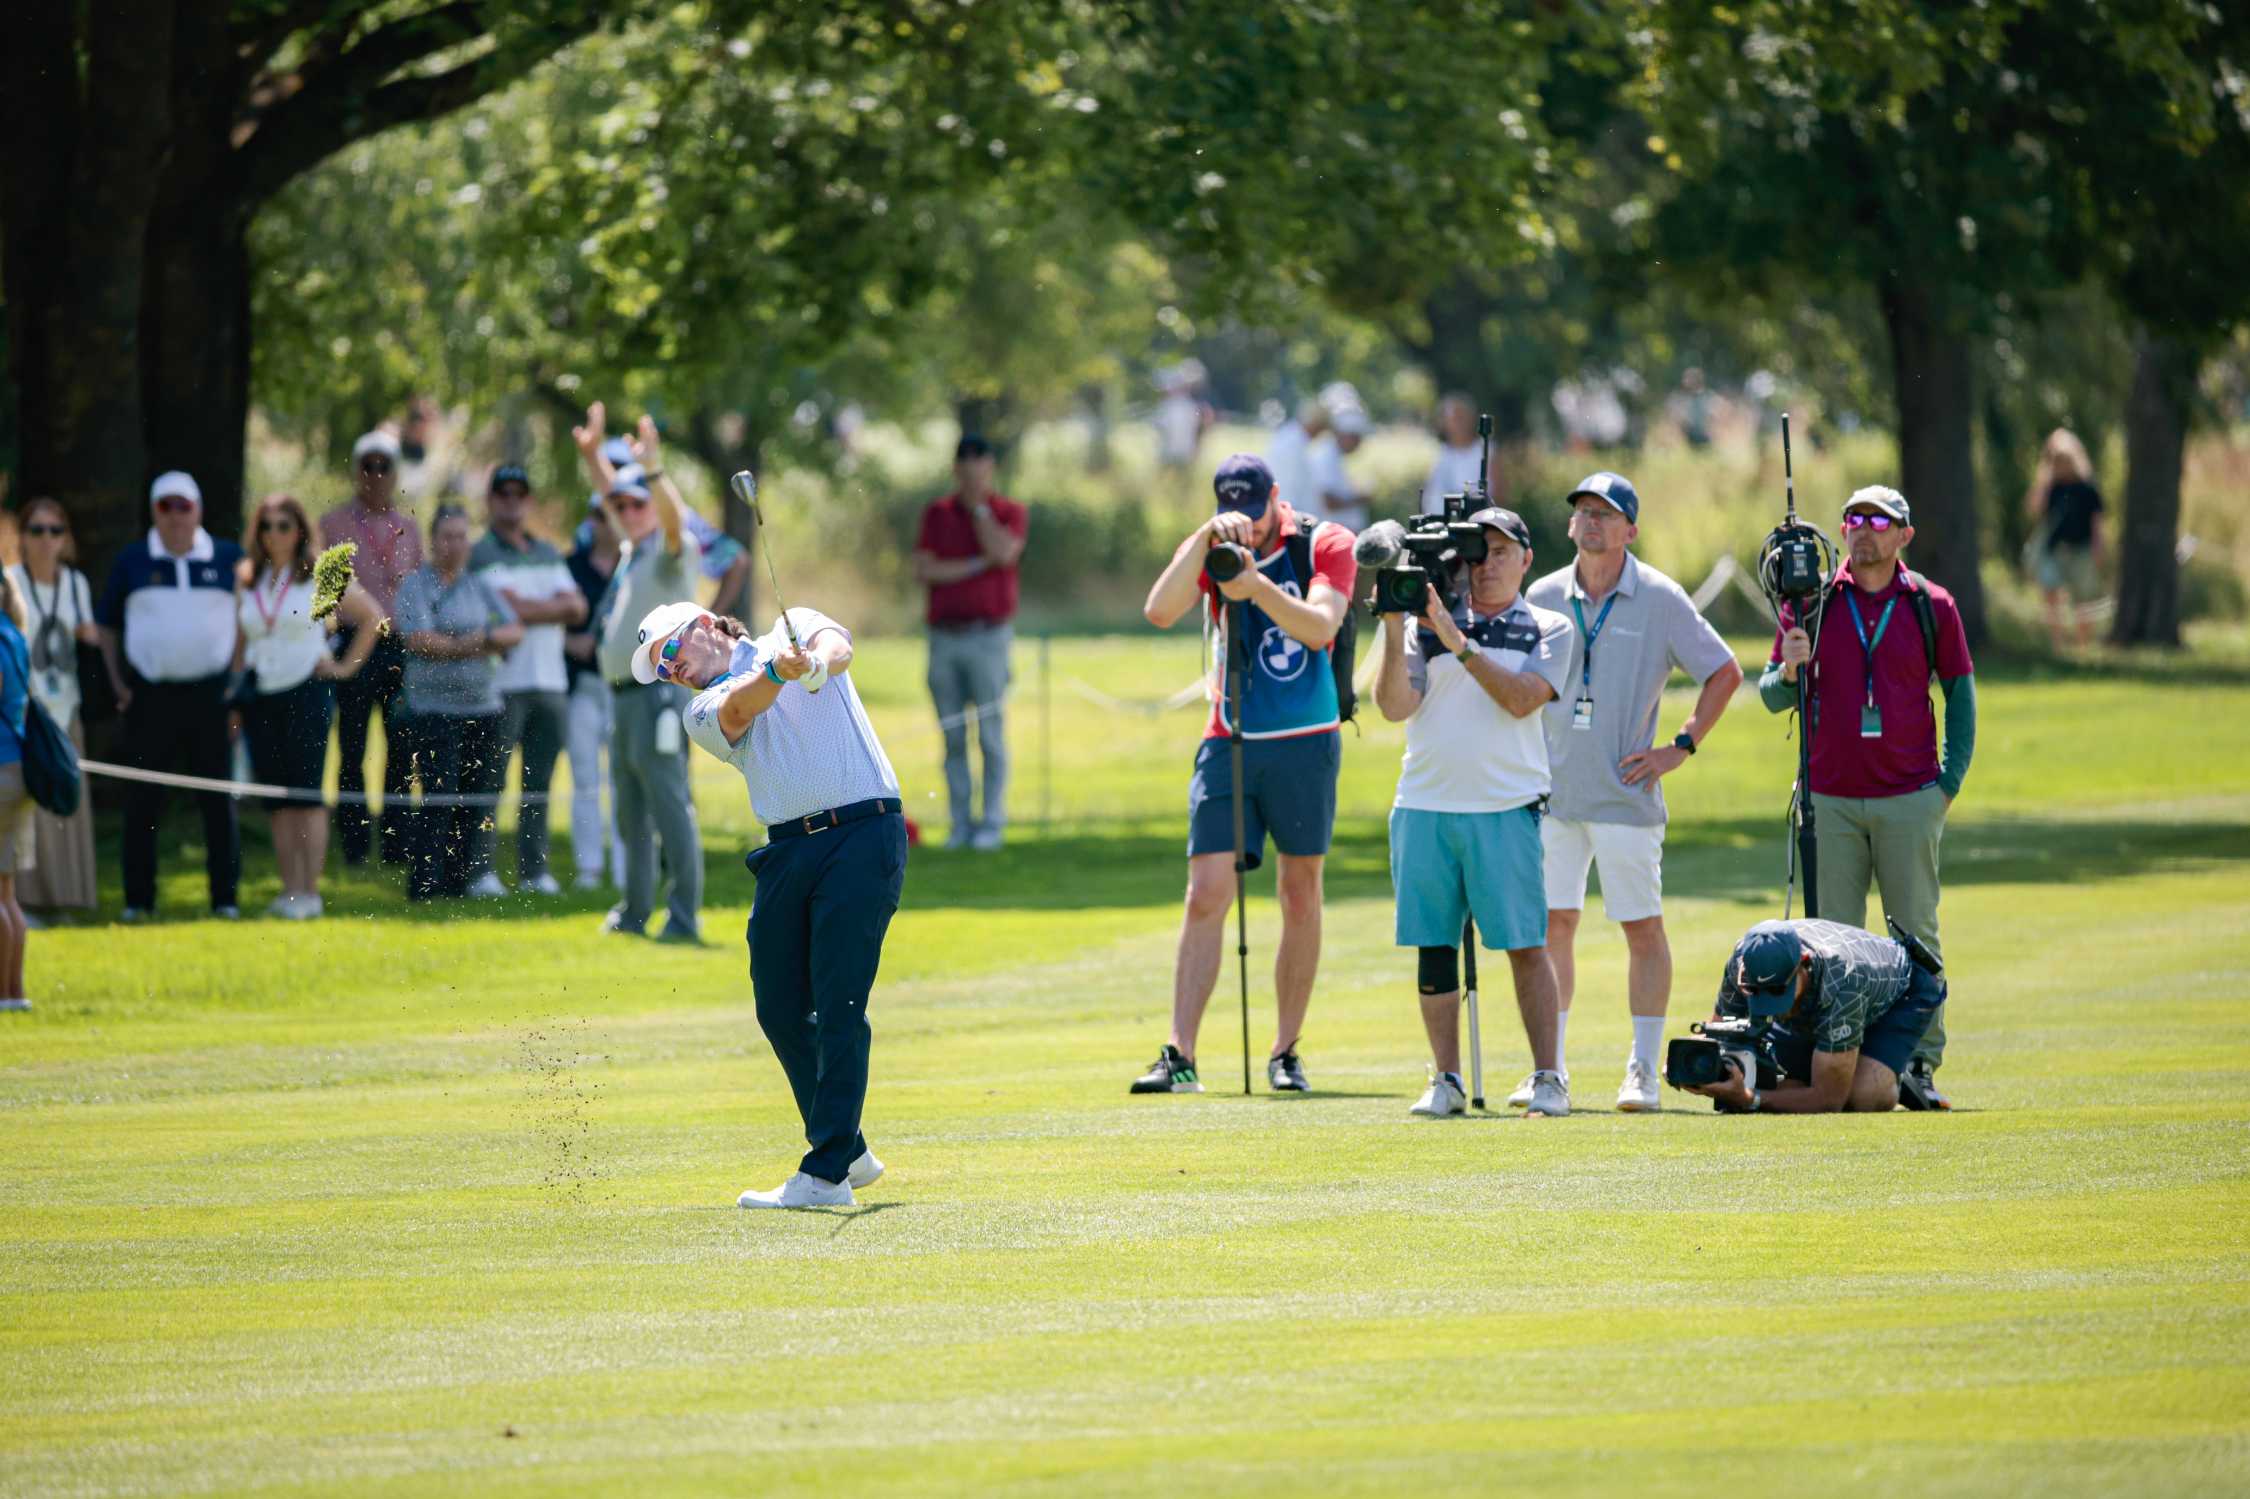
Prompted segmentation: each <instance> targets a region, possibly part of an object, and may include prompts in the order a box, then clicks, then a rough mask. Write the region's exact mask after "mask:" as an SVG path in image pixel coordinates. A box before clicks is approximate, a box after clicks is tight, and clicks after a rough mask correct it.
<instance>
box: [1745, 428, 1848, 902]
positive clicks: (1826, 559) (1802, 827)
mask: <svg viewBox="0 0 2250 1499" xmlns="http://www.w3.org/2000/svg"><path fill="white" fill-rule="evenodd" d="M1781 475H1782V483H1783V485H1784V489H1785V493H1786V496H1787V505H1788V510H1787V518H1786V519H1784V520H1783V521H1782V523H1781V524H1780V525H1778V526H1776V527H1775V528H1774V529H1773V530H1772V531H1770V532H1769V533H1767V535H1766V540H1765V545H1764V546H1763V547H1762V548H1760V550H1759V553H1758V587H1759V588H1760V590H1761V591H1763V592H1764V594H1765V596H1766V603H1767V604H1768V605H1769V606H1771V607H1772V609H1773V614H1774V622H1775V623H1776V624H1779V625H1784V626H1787V625H1790V624H1794V625H1795V626H1796V627H1797V628H1799V629H1801V630H1803V631H1804V632H1805V633H1806V635H1807V636H1808V637H1810V639H1811V641H1812V648H1813V661H1817V660H1819V658H1820V625H1821V618H1822V616H1823V615H1824V614H1825V613H1826V612H1827V611H1826V609H1825V607H1824V606H1825V605H1826V603H1827V601H1828V590H1829V587H1830V580H1831V579H1833V578H1834V577H1835V575H1836V548H1835V546H1834V545H1833V544H1832V543H1830V541H1829V540H1828V538H1827V537H1826V536H1823V535H1822V534H1821V533H1820V532H1819V531H1818V530H1816V529H1815V528H1813V527H1811V526H1808V525H1806V524H1805V523H1804V522H1803V521H1801V520H1799V519H1798V518H1797V476H1796V472H1795V470H1794V468H1793V467H1792V466H1791V463H1790V456H1789V413H1788V412H1786V411H1784V412H1783V413H1782V414H1781ZM1784 606H1787V608H1788V609H1789V610H1790V611H1791V612H1790V613H1789V614H1788V615H1787V616H1784V614H1783V613H1782V610H1783V607H1784ZM1813 661H1808V662H1806V663H1805V664H1804V665H1803V666H1802V667H1799V668H1798V670H1797V784H1796V785H1795V786H1794V787H1792V788H1791V789H1790V792H1789V829H1790V836H1789V840H1788V841H1789V872H1788V875H1787V878H1786V879H1785V880H1784V882H1783V884H1782V889H1781V914H1782V918H1783V919H1784V920H1787V919H1788V916H1789V908H1790V902H1791V898H1792V896H1793V895H1794V893H1795V890H1796V884H1797V876H1798V873H1799V871H1800V870H1802V871H1803V874H1804V881H1805V915H1807V916H1808V917H1810V916H1817V915H1819V914H1820V912H1819V909H1818V905H1819V894H1818V892H1819V885H1818V882H1817V881H1816V879H1815V877H1814V876H1815V872H1814V856H1815V852H1816V847H1815V845H1816V839H1815V834H1814V829H1813V805H1812V681H1813V670H1814V666H1813Z"/></svg>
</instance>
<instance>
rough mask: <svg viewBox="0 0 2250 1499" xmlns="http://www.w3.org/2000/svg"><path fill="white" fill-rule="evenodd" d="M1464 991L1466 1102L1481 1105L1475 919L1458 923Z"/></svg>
mask: <svg viewBox="0 0 2250 1499" xmlns="http://www.w3.org/2000/svg"><path fill="white" fill-rule="evenodd" d="M1461 964H1462V982H1463V985H1464V988H1463V992H1464V993H1465V994H1466V995H1467V996H1468V1001H1469V1105H1470V1107H1471V1108H1478V1109H1481V1108H1483V1107H1484V1030H1483V1028H1482V1027H1481V1026H1479V1025H1478V1024H1477V919H1476V918H1475V917H1474V916H1471V917H1468V918H1466V919H1465V920H1463V921H1462V923H1461Z"/></svg>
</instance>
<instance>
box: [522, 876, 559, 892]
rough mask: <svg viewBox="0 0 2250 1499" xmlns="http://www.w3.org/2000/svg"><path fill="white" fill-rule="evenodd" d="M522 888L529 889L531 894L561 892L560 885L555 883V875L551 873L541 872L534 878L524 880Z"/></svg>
mask: <svg viewBox="0 0 2250 1499" xmlns="http://www.w3.org/2000/svg"><path fill="white" fill-rule="evenodd" d="M523 888H524V889H526V890H528V891H530V892H531V893H532V894H533V895H560V894H562V886H560V885H558V884H556V883H555V877H554V876H553V875H551V874H543V875H541V876H539V878H537V879H535V880H525V881H524V882H523Z"/></svg>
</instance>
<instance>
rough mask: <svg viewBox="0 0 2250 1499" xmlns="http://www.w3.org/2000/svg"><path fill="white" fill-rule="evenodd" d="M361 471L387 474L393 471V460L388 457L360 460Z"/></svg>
mask: <svg viewBox="0 0 2250 1499" xmlns="http://www.w3.org/2000/svg"><path fill="white" fill-rule="evenodd" d="M359 471H360V472H361V473H363V474H387V473H389V472H390V471H391V460H390V459H388V458H367V459H363V460H361V462H360V465H359Z"/></svg>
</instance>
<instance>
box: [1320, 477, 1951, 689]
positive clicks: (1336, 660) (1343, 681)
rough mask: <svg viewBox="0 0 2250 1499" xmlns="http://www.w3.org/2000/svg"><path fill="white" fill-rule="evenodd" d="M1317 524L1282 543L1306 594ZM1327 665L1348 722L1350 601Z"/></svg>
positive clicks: (1354, 656) (1353, 658)
mask: <svg viewBox="0 0 2250 1499" xmlns="http://www.w3.org/2000/svg"><path fill="white" fill-rule="evenodd" d="M1320 526H1321V523H1320V522H1319V521H1318V520H1315V519H1314V518H1313V517H1312V516H1309V515H1300V516H1298V517H1297V529H1296V530H1294V531H1292V532H1290V533H1289V534H1288V535H1287V536H1286V537H1284V538H1282V543H1283V545H1285V546H1287V547H1288V548H1289V566H1290V567H1291V568H1292V569H1294V570H1295V572H1296V574H1297V576H1298V577H1300V578H1303V579H1304V580H1305V591H1306V592H1307V593H1310V592H1311V591H1312V578H1313V561H1312V538H1313V532H1315V531H1317V530H1319V529H1320ZM1932 649H1933V650H1934V649H1935V648H1934V647H1933V648H1932ZM1931 659H1932V660H1935V659H1936V658H1935V656H1933V657H1932V658H1931ZM1328 665H1329V667H1330V669H1331V670H1333V671H1334V672H1335V673H1336V721H1337V722H1338V723H1350V722H1351V721H1352V714H1353V713H1355V712H1356V711H1358V708H1359V696H1358V694H1357V693H1356V692H1355V691H1354V690H1353V688H1352V671H1353V669H1354V668H1356V667H1357V666H1358V665H1359V611H1358V610H1356V609H1354V608H1352V607H1351V603H1350V601H1349V600H1346V601H1345V605H1344V622H1343V623H1342V624H1340V625H1338V626H1337V627H1336V638H1335V639H1334V640H1332V641H1330V642H1329V649H1328Z"/></svg>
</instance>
